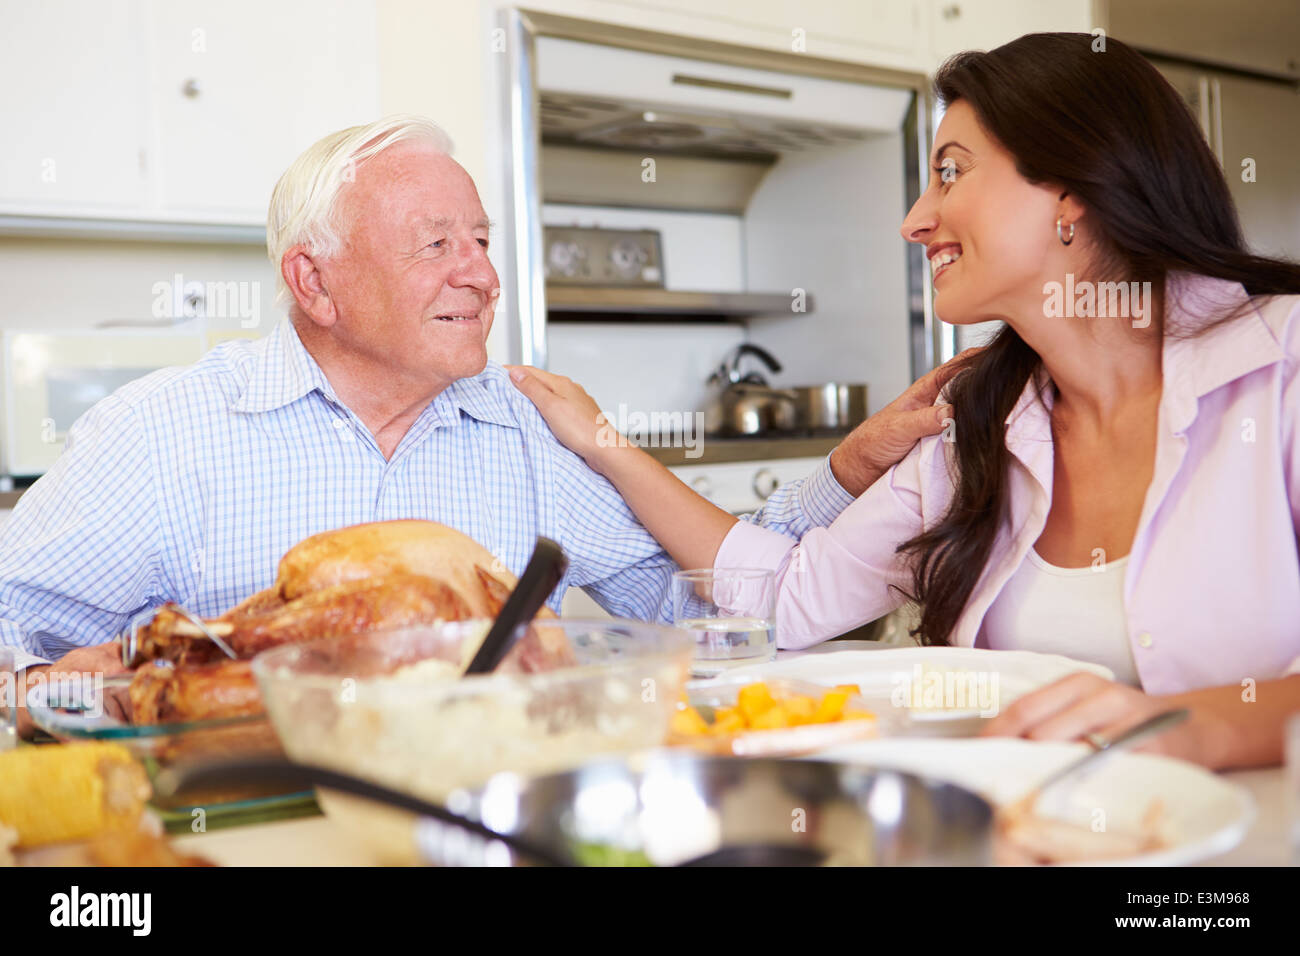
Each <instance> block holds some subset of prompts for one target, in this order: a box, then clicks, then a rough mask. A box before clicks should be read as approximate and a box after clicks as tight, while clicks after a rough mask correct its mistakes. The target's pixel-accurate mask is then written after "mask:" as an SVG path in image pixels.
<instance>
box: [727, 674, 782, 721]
mask: <svg viewBox="0 0 1300 956" xmlns="http://www.w3.org/2000/svg"><path fill="white" fill-rule="evenodd" d="M775 704H776V701H775V700H773V699H772V691H771V690H769V689H768V686H767V685H766V684H764V683H763V682H762V681H759V682H758V683H755V684H746V685H745V686H744V687H742V688H741V689H740V696H739V698H738V699H737V702H736V705H737V706H738V707H739V708H740V712H741V713H742V714H744V715H745V722H746V723H747V724H749V725H750V726H753V725H754V720H755V718H757V717H758V715H759V714H761V713H763V712H764V711H765V710H767V709H768V708H770V707H773V706H775Z"/></svg>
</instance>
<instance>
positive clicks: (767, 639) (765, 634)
mask: <svg viewBox="0 0 1300 956" xmlns="http://www.w3.org/2000/svg"><path fill="white" fill-rule="evenodd" d="M775 613H776V576H775V575H774V574H773V573H772V572H771V571H765V570H762V569H759V568H707V569H700V570H694V571H678V572H677V573H676V574H674V575H673V623H674V624H675V625H676V626H677V627H679V628H681V629H682V630H684V631H688V632H689V633H690V634H691V635H692V636H693V637H694V638H695V660H694V663H693V664H692V665H691V673H692V674H693V675H695V676H697V677H716V676H717V675H718V674H721V673H723V672H725V671H727V670H730V669H731V668H733V667H741V666H743V665H745V664H761V663H765V662H766V661H770V660H773V659H774V658H775V657H776V622H775Z"/></svg>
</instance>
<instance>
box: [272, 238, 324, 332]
mask: <svg viewBox="0 0 1300 956" xmlns="http://www.w3.org/2000/svg"><path fill="white" fill-rule="evenodd" d="M280 275H282V276H284V282H285V285H287V286H288V287H289V292H290V293H291V294H292V295H293V298H294V301H295V302H297V303H298V308H299V309H301V310H302V312H303V315H305V316H307V318H309V319H311V321H313V322H315V323H316V324H317V325H319V326H321V327H322V328H328V327H329V326H331V325H333V324H334V322H335V320H336V319H337V318H338V312H337V311H336V310H335V308H334V300H333V299H331V298H330V294H329V290H328V289H326V288H325V280H324V277H323V276H322V275H321V271H320V269H319V268H318V267H317V265H316V260H315V259H313V258H312V255H311V253H310V252H309V251H308V249H307V247H306V246H304V245H301V244H299V245H296V246H290V247H289V249H288V250H287V251H286V252H285V254H284V257H283V258H282V259H281V260H280Z"/></svg>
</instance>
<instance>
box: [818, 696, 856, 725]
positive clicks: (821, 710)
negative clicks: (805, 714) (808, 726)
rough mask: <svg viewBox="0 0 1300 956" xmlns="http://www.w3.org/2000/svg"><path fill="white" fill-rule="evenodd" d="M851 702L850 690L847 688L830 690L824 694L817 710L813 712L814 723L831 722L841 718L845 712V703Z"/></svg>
mask: <svg viewBox="0 0 1300 956" xmlns="http://www.w3.org/2000/svg"><path fill="white" fill-rule="evenodd" d="M848 702H849V692H848V691H847V690H828V691H827V692H826V693H825V694H823V695H822V699H821V702H820V703H819V704H818V705H817V711H816V713H814V714H813V718H812V723H815V724H829V723H832V722H833V721H836V720H839V719H840V715H841V714H843V713H844V705H845V704H847V703H848Z"/></svg>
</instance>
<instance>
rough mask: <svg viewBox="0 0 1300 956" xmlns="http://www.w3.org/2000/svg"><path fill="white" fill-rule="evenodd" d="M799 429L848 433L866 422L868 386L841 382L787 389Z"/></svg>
mask: <svg viewBox="0 0 1300 956" xmlns="http://www.w3.org/2000/svg"><path fill="white" fill-rule="evenodd" d="M788 391H789V392H791V393H792V394H793V397H794V406H795V412H796V421H797V422H798V427H799V428H801V429H807V430H809V431H817V432H820V431H836V432H844V431H849V430H850V429H852V428H854V427H855V426H857V425H859V424H861V423H862V422H864V421H866V420H867V386H866V385H849V384H845V383H843V382H827V383H826V384H824V385H805V386H800V387H798V388H792V389H788Z"/></svg>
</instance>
